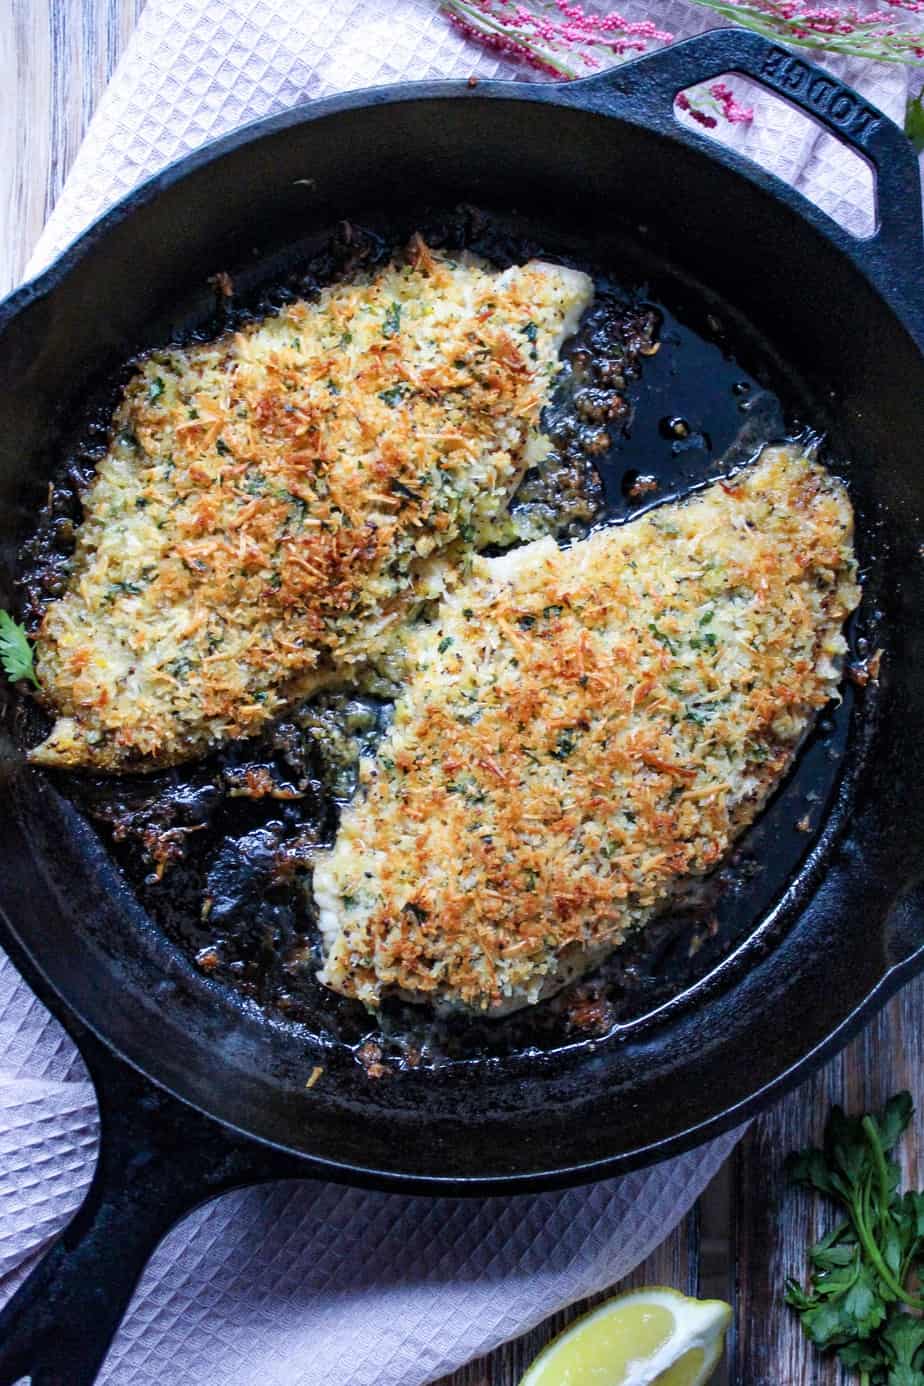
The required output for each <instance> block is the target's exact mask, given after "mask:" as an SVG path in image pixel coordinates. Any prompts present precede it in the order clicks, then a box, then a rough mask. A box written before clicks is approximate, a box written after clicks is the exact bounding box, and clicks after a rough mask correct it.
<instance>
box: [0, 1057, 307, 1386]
mask: <svg viewBox="0 0 924 1386" xmlns="http://www.w3.org/2000/svg"><path fill="white" fill-rule="evenodd" d="M80 1046H81V1050H82V1051H83V1052H84V1056H85V1058H87V1060H88V1063H89V1067H90V1071H91V1073H92V1075H93V1078H94V1081H95V1083H96V1088H97V1094H98V1097H99V1099H100V1151H99V1161H98V1163H97V1167H96V1172H95V1174H94V1177H93V1182H92V1184H91V1185H90V1189H89V1191H88V1193H87V1196H86V1199H85V1200H84V1202H83V1204H82V1206H81V1207H80V1209H79V1210H78V1212H77V1213H76V1215H75V1216H74V1219H73V1221H72V1222H71V1223H70V1225H69V1226H68V1227H67V1228H65V1230H64V1232H63V1233H62V1234H61V1236H60V1237H59V1238H58V1240H57V1241H56V1242H55V1243H54V1245H53V1246H52V1247H51V1249H50V1250H49V1251H48V1252H46V1254H45V1255H44V1257H43V1258H42V1260H41V1261H40V1262H39V1264H38V1265H37V1266H36V1267H35V1269H34V1270H33V1271H32V1273H31V1275H30V1276H29V1277H28V1279H27V1280H26V1281H25V1282H24V1284H23V1285H22V1286H21V1287H20V1289H19V1290H18V1291H17V1293H16V1294H15V1295H14V1296H13V1298H12V1300H11V1301H10V1302H9V1304H8V1305H7V1306H6V1308H5V1309H4V1310H3V1312H2V1313H0V1386H14V1383H16V1382H19V1381H20V1380H21V1379H22V1378H23V1377H30V1378H31V1383H32V1386H92V1383H93V1381H95V1379H96V1375H97V1372H98V1371H99V1369H100V1367H101V1366H102V1363H103V1360H104V1358H105V1356H106V1353H107V1352H108V1350H109V1347H110V1345H111V1343H112V1340H113V1338H114V1336H115V1334H116V1331H117V1329H118V1327H119V1324H120V1322H121V1320H122V1316H123V1314H124V1313H125V1310H126V1309H127V1307H128V1304H129V1301H130V1299H131V1297H132V1293H133V1291H134V1289H135V1286H136V1285H137V1283H138V1280H139V1279H140V1277H141V1273H142V1271H143V1270H144V1267H145V1265H146V1264H147V1261H148V1259H149V1258H150V1256H151V1254H152V1252H153V1251H154V1249H155V1247H156V1246H157V1244H158V1242H159V1241H160V1240H161V1238H162V1237H163V1236H164V1234H165V1233H166V1232H167V1231H168V1230H169V1228H170V1227H171V1226H172V1225H173V1224H174V1223H175V1222H177V1221H178V1220H179V1219H180V1218H182V1217H183V1216H184V1215H185V1214H186V1213H189V1212H191V1211H192V1209H193V1208H195V1207H196V1206H198V1205H199V1204H200V1203H203V1202H205V1201H206V1200H207V1199H209V1198H213V1197H214V1196H215V1195H216V1194H219V1193H222V1192H224V1191H225V1190H227V1189H231V1188H236V1187H240V1186H241V1185H243V1184H250V1183H255V1182H259V1181H260V1180H262V1179H267V1178H286V1177H295V1176H296V1175H300V1176H301V1177H304V1174H305V1169H304V1165H303V1164H301V1163H300V1162H296V1161H295V1160H294V1158H293V1159H291V1160H290V1158H289V1157H287V1156H285V1155H281V1154H280V1155H277V1154H276V1153H275V1152H272V1151H270V1152H267V1153H266V1154H264V1153H263V1151H262V1149H261V1147H259V1146H256V1145H255V1144H253V1143H252V1142H248V1141H246V1140H244V1139H243V1138H238V1137H236V1136H235V1135H234V1134H233V1133H232V1132H229V1131H227V1130H226V1129H225V1128H224V1127H221V1126H219V1125H218V1123H217V1122H214V1121H211V1120H210V1119H209V1118H208V1117H205V1116H202V1115H201V1114H200V1113H198V1112H196V1111H194V1110H193V1109H192V1108H190V1107H187V1106H185V1104H182V1103H180V1102H178V1101H177V1100H176V1099H175V1098H172V1097H170V1096H169V1095H168V1094H166V1093H163V1092H162V1091H161V1090H160V1089H157V1088H155V1087H153V1085H152V1084H150V1083H149V1082H148V1081H147V1080H145V1079H143V1078H141V1077H140V1075H138V1074H136V1073H135V1071H134V1070H133V1069H131V1068H129V1067H128V1065H127V1064H125V1063H123V1062H122V1061H121V1060H118V1059H115V1058H113V1057H112V1056H111V1055H108V1054H106V1053H104V1051H102V1049H101V1048H100V1046H99V1045H98V1044H97V1043H96V1042H91V1041H90V1037H89V1036H86V1035H82V1036H81V1037H80Z"/></svg>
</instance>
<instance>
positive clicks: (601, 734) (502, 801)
mask: <svg viewBox="0 0 924 1386" xmlns="http://www.w3.org/2000/svg"><path fill="white" fill-rule="evenodd" d="M852 527H853V521H852V512H851V507H850V502H849V500H848V497H847V492H846V490H845V488H844V486H843V485H842V484H841V483H840V482H839V481H837V480H835V479H834V478H833V477H832V476H831V475H830V474H829V473H828V472H826V471H825V470H824V469H823V468H822V467H821V466H819V465H817V464H815V463H814V462H812V461H811V460H810V458H809V457H807V456H805V455H803V454H801V453H800V452H799V451H798V450H797V449H794V448H774V449H768V450H766V451H765V452H764V454H763V456H762V457H761V459H760V460H759V461H758V462H757V463H755V464H753V465H752V466H750V467H749V468H747V469H746V470H744V471H742V472H740V473H739V474H738V475H736V476H735V477H734V478H733V479H732V480H730V481H722V482H719V483H718V484H716V485H713V486H711V487H709V488H708V489H707V490H705V491H703V492H701V493H699V494H697V495H696V496H694V497H693V498H692V499H689V500H687V501H685V502H683V503H674V504H669V505H664V506H662V507H660V508H658V509H657V510H654V511H652V512H650V513H649V514H647V515H645V516H644V517H642V518H640V519H638V520H636V521H634V522H633V523H631V524H628V525H625V526H620V527H618V528H611V529H608V530H605V531H601V532H599V533H596V534H594V535H593V536H591V537H590V538H589V539H587V540H585V541H583V542H581V543H578V544H575V545H574V547H572V548H570V549H567V550H561V549H558V548H557V547H556V545H555V544H554V542H553V541H552V540H550V539H542V540H539V541H538V542H537V543H534V544H531V545H528V546H526V547H524V548H522V549H520V550H518V551H516V552H514V553H512V554H509V555H506V556H504V557H502V558H498V559H492V560H481V559H476V561H475V566H474V571H473V575H472V578H471V581H470V582H469V583H467V584H466V585H464V586H462V587H460V588H459V589H458V590H457V591H456V592H455V593H454V594H453V595H451V596H450V597H449V598H448V599H447V600H446V601H445V602H444V603H443V605H442V607H441V610H440V614H439V618H438V620H437V623H436V626H435V627H434V628H433V629H431V630H429V631H427V632H426V633H424V634H422V635H421V636H420V637H419V643H418V645H417V647H416V649H415V650H414V652H413V659H412V674H411V678H410V682H409V684H408V687H407V689H406V691H405V692H404V694H403V695H402V697H401V698H400V699H399V701H398V703H397V706H396V709H395V719H394V724H393V727H392V728H391V730H390V731H389V732H388V734H387V735H386V737H385V738H384V740H383V741H382V743H381V745H380V746H379V748H378V751H377V753H376V755H375V757H374V758H373V759H369V760H366V761H364V762H363V765H362V768H361V781H360V789H359V791H358V793H357V796H356V798H355V799H354V801H353V802H352V803H351V804H350V805H349V806H348V807H347V808H346V809H345V811H344V813H343V817H342V821H341V824H340V829H339V833H338V836H337V839H336V843H335V845H334V847H333V849H332V850H331V851H330V852H329V853H327V854H326V855H325V857H324V858H323V859H322V860H321V861H319V863H318V865H317V866H316V870H315V876H314V893H315V898H316V901H317V905H318V908H319V910H320V923H321V930H322V935H323V940H324V944H325V948H326V964H325V967H324V969H323V972H322V973H321V974H320V975H321V979H322V981H324V982H325V983H326V984H327V985H328V986H330V987H332V988H334V989H335V990H336V991H340V992H343V993H344V994H346V995H350V996H356V997H359V998H360V999H361V1000H362V1001H364V1002H365V1003H366V1004H367V1005H369V1006H373V1007H374V1006H376V1005H377V1004H378V1003H379V1002H380V1000H381V998H382V997H383V996H384V995H387V994H389V993H398V994H401V995H403V996H406V997H410V998H412V999H416V1000H432V1001H435V1002H439V1003H450V1004H455V1005H461V1006H464V1007H466V1008H470V1009H476V1010H482V1011H487V1012H494V1013H500V1012H503V1011H505V1010H512V1009H515V1008H516V1007H518V1006H523V1005H526V1004H528V1003H530V1002H533V1001H535V1000H537V999H538V998H540V997H541V996H543V995H546V994H548V993H549V992H551V991H554V990H555V989H556V988H557V987H559V986H561V985H562V984H563V982H564V981H566V980H568V979H569V978H570V977H572V976H574V975H575V974H576V973H577V972H580V971H582V970H583V969H585V968H587V967H588V966H590V965H592V964H594V963H595V962H597V961H599V960H600V959H602V958H603V957H604V956H605V955H606V954H607V953H609V952H611V951H612V950H613V949H614V948H616V947H617V946H618V945H619V944H620V943H621V942H622V941H623V940H624V938H625V937H626V935H627V933H628V932H629V931H630V930H632V929H636V928H638V927H639V926H640V925H643V924H645V923H646V921H648V920H649V919H651V918H652V916H653V915H655V914H656V913H657V912H658V911H659V910H661V909H662V908H663V907H664V905H665V904H666V903H667V902H668V901H669V899H670V897H671V893H672V892H673V891H674V890H675V889H676V888H677V887H678V885H679V884H680V883H682V882H683V881H684V879H685V878H689V877H690V876H697V875H702V874H704V873H706V872H708V871H710V870H711V869H712V868H713V867H714V866H715V865H716V864H717V863H718V862H720V861H721V859H722V858H723V856H724V855H725V853H726V851H727V849H728V847H729V844H730V843H731V842H732V841H733V840H734V839H735V837H736V836H737V835H738V834H739V833H740V832H741V831H742V829H744V828H745V827H746V826H747V825H748V824H749V823H750V822H751V821H752V819H753V818H754V817H755V815H756V814H757V812H758V811H759V809H760V807H761V805H762V804H763V802H764V800H765V799H766V797H767V795H768V794H769V793H770V792H771V791H772V790H773V788H774V787H775V786H776V785H777V784H778V783H779V781H780V778H781V776H782V775H783V774H784V772H785V771H786V769H787V767H788V766H789V764H790V762H791V760H792V757H793V755H794V753H795V750H796V748H797V747H798V745H799V743H800V741H801V739H802V737H803V735H804V734H805V732H806V729H807V728H808V726H809V724H810V722H811V720H812V718H813V716H814V714H815V713H816V711H817V710H818V709H819V708H820V707H822V706H823V705H824V704H825V703H826V702H827V701H828V700H829V699H830V698H831V697H833V696H834V695H835V693H836V689H837V684H838V679H839V662H840V660H841V656H842V655H843V654H844V651H845V649H846V644H845V640H844V636H843V634H842V626H843V623H844V620H845V618H846V616H847V615H848V613H849V612H850V611H852V610H853V608H854V607H855V606H856V605H857V602H858V601H859V597H860V589H859V587H858V585H857V580H856V563H855V560H854V555H853V549H852Z"/></svg>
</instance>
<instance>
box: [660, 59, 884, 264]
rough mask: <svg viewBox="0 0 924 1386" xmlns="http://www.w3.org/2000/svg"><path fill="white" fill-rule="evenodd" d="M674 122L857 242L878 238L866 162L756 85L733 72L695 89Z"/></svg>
mask: <svg viewBox="0 0 924 1386" xmlns="http://www.w3.org/2000/svg"><path fill="white" fill-rule="evenodd" d="M832 85H833V83H832ZM674 115H675V117H676V119H677V120H678V121H679V123H680V124H681V125H683V126H684V127H686V128H688V129H692V130H696V131H697V133H699V134H702V135H706V136H708V137H709V138H711V139H714V140H716V141H717V142H718V143H719V144H724V145H726V146H728V147H730V148H732V149H734V150H736V151H737V153H739V154H743V155H744V156H745V157H746V158H749V159H753V161H754V162H755V163H757V164H760V166H761V167H762V168H765V169H767V170H768V171H769V172H771V173H775V174H776V175H777V177H779V178H781V179H782V180H783V181H784V182H785V183H788V184H789V186H790V187H793V188H796V189H798V190H799V191H800V192H806V193H808V194H809V196H810V197H811V199H812V200H813V201H815V202H817V204H818V206H819V207H820V208H821V209H822V211H823V212H826V213H827V214H828V216H829V217H831V219H832V220H833V221H836V222H837V224H838V225H839V226H841V227H843V229H844V230H845V231H848V232H849V233H850V234H851V235H852V236H856V237H857V239H858V240H868V239H869V238H870V237H871V236H873V235H874V234H875V232H876V186H875V179H874V174H873V170H872V168H871V167H870V165H869V164H868V163H867V161H866V159H864V158H863V157H862V155H860V154H858V153H857V152H856V150H854V149H851V148H850V147H849V146H848V145H846V144H844V143H843V142H842V141H841V140H839V139H838V138H837V137H836V136H835V135H832V134H829V132H828V131H827V130H825V129H824V128H823V126H822V125H821V123H820V122H819V121H817V120H814V119H813V118H812V117H811V116H809V115H806V114H805V112H804V111H801V110H798V109H797V108H796V107H795V106H792V105H791V104H790V103H789V102H788V101H785V100H783V98H782V97H780V96H777V95H776V94H775V93H774V92H772V91H770V90H768V88H767V87H765V86H763V85H762V84H761V83H759V82H755V81H753V80H752V79H750V78H748V77H742V76H740V75H739V74H738V73H735V72H726V73H723V74H721V75H720V76H719V77H713V78H710V79H709V80H708V81H706V82H697V83H695V84H693V85H692V86H688V87H685V88H684V89H683V90H682V91H679V92H678V93H677V95H676V97H675V98H674Z"/></svg>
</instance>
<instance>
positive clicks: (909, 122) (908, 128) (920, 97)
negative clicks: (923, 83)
mask: <svg viewBox="0 0 924 1386" xmlns="http://www.w3.org/2000/svg"><path fill="white" fill-rule="evenodd" d="M905 134H906V135H907V136H908V138H909V140H910V141H911V143H912V144H913V145H914V152H915V153H916V154H922V153H924V87H922V88H921V90H920V91H919V92H918V94H917V96H909V98H908V105H907V106H906V108H905Z"/></svg>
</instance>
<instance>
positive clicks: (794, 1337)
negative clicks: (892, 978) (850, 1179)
mask: <svg viewBox="0 0 924 1386" xmlns="http://www.w3.org/2000/svg"><path fill="white" fill-rule="evenodd" d="M922 1014H924V978H918V979H917V980H916V981H914V982H912V983H910V985H909V986H907V987H906V988H905V989H904V991H903V992H901V993H900V995H899V996H897V997H896V998H895V999H894V1000H893V1001H891V1002H890V1004H889V1005H888V1006H887V1007H886V1008H885V1010H884V1011H882V1012H880V1014H879V1015H878V1016H876V1017H875V1018H874V1020H873V1021H872V1022H871V1023H870V1025H869V1026H868V1027H867V1028H866V1029H865V1030H864V1031H863V1032H862V1033H861V1034H860V1035H859V1036H858V1037H857V1039H856V1040H854V1042H853V1043H852V1044H851V1045H850V1046H849V1048H848V1049H847V1050H845V1051H844V1052H843V1053H842V1054H840V1055H838V1056H837V1057H836V1058H834V1059H833V1060H832V1061H831V1062H830V1063H829V1064H827V1065H826V1066H825V1068H823V1069H822V1070H821V1072H819V1073H818V1074H816V1075H815V1076H814V1077H812V1078H810V1079H809V1080H808V1082H806V1083H804V1084H803V1085H802V1086H801V1087H799V1088H798V1089H797V1090H796V1091H795V1092H793V1093H792V1094H790V1096H788V1097H787V1098H785V1099H784V1100H783V1101H782V1102H781V1103H779V1104H778V1105H777V1106H775V1107H774V1108H772V1109H771V1110H770V1111H769V1112H767V1113H766V1114H765V1115H763V1116H762V1117H760V1118H759V1119H758V1120H757V1121H756V1122H755V1123H754V1125H753V1126H752V1128H751V1130H750V1132H749V1133H748V1135H747V1137H746V1138H745V1140H744V1141H743V1142H742V1145H741V1146H740V1147H739V1149H738V1151H737V1154H736V1159H735V1189H734V1215H735V1228H736V1237H737V1241H736V1246H735V1253H736V1259H737V1265H738V1283H737V1296H736V1300H737V1302H736V1327H737V1335H736V1344H735V1352H734V1358H733V1362H732V1365H731V1368H730V1377H731V1380H732V1381H733V1382H734V1383H736V1386H739V1383H740V1386H803V1383H811V1386H835V1383H841V1382H844V1383H846V1382H848V1381H851V1380H852V1382H853V1383H855V1382H856V1377H853V1378H850V1377H848V1376H847V1375H846V1374H844V1373H841V1372H840V1371H839V1370H838V1368H837V1366H836V1364H835V1363H833V1362H831V1361H830V1360H829V1359H826V1358H824V1357H822V1356H821V1355H820V1354H819V1353H818V1352H816V1351H815V1350H814V1349H813V1348H811V1346H810V1345H808V1344H807V1343H806V1342H805V1340H804V1338H803V1336H802V1333H801V1331H800V1330H799V1328H798V1323H797V1320H796V1319H795V1316H794V1315H793V1314H792V1313H791V1312H790V1311H789V1310H788V1309H787V1308H786V1307H785V1305H783V1303H782V1300H781V1288H782V1284H783V1280H784V1279H785V1277H786V1276H787V1275H795V1276H797V1277H799V1278H800V1279H804V1276H805V1270H806V1255H805V1253H806V1248H807V1246H808V1245H809V1244H810V1243H811V1242H812V1241H814V1240H815V1239H816V1238H817V1237H819V1236H821V1235H822V1233H823V1232H825V1231H827V1230H828V1229H830V1227H831V1226H832V1225H833V1224H834V1222H835V1220H836V1215H835V1214H834V1212H833V1209H832V1208H831V1205H830V1204H828V1203H827V1202H826V1201H824V1200H822V1199H821V1198H814V1197H813V1196H812V1195H811V1194H809V1193H808V1192H807V1191H806V1192H803V1191H802V1190H796V1189H792V1188H790V1187H788V1186H787V1185H786V1184H785V1181H784V1179H783V1161H784V1159H785V1156H786V1154H787V1153H788V1152H789V1151H790V1150H798V1149H801V1148H802V1147H803V1146H806V1145H814V1144H817V1143H818V1142H819V1140H820V1138H821V1134H822V1130H823V1128H824V1123H825V1119H826V1117H827V1113H828V1110H829V1108H830V1107H831V1106H832V1104H834V1103H840V1104H841V1106H843V1107H844V1108H845V1109H846V1110H848V1111H852V1112H860V1111H869V1110H872V1109H875V1108H877V1107H881V1106H882V1104H883V1103H884V1102H885V1101H886V1099H887V1098H889V1097H890V1096H891V1095H892V1093H894V1092H897V1091H899V1090H900V1089H902V1088H907V1089H908V1090H909V1091H910V1092H911V1094H912V1096H913V1098H914V1100H915V1106H916V1108H917V1110H918V1112H919V1114H920V1115H919V1116H918V1118H917V1119H916V1120H915V1122H914V1133H913V1135H912V1136H911V1137H910V1138H909V1139H908V1140H907V1141H906V1142H905V1144H904V1146H903V1147H902V1164H903V1169H904V1173H905V1178H906V1183H907V1185H910V1186H911V1187H915V1188H917V1187H918V1186H919V1181H920V1177H921V1169H922V1155H921V1152H922V1149H924V1146H922V1140H924V1062H922V1060H924V1028H922V1026H921V1016H922Z"/></svg>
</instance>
